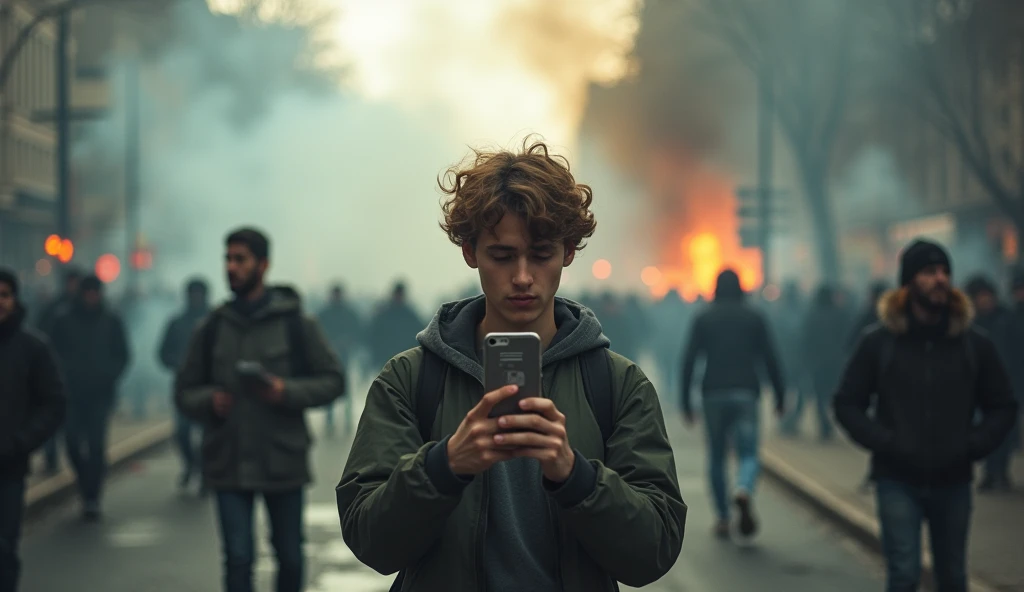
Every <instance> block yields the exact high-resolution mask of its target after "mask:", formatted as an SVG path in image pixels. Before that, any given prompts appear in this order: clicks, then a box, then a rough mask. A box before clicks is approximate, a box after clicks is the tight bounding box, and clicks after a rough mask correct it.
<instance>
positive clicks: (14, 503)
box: [0, 479, 25, 592]
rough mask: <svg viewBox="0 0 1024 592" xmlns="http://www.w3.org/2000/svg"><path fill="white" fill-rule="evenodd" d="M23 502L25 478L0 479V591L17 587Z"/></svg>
mask: <svg viewBox="0 0 1024 592" xmlns="http://www.w3.org/2000/svg"><path fill="white" fill-rule="evenodd" d="M24 504H25V480H24V479H0V592H15V590H17V589H18V575H19V574H20V573H21V562H20V561H19V560H18V541H19V539H21V518H22V514H23V511H24Z"/></svg>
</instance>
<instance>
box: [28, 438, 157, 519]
mask: <svg viewBox="0 0 1024 592" xmlns="http://www.w3.org/2000/svg"><path fill="white" fill-rule="evenodd" d="M172 431H173V422H172V421H171V420H167V421H163V422H160V423H158V424H156V425H154V426H151V427H148V428H146V429H144V430H142V431H140V432H138V433H136V434H132V435H131V436H129V437H127V438H125V439H124V440H121V441H119V442H117V443H115V444H113V445H111V446H110V448H109V449H108V450H107V462H108V464H107V470H114V469H117V468H119V467H121V466H123V465H125V464H127V463H128V462H130V461H132V460H134V459H136V458H138V457H139V456H141V455H143V454H145V453H147V452H149V451H151V450H153V449H155V448H157V447H159V446H160V445H162V444H164V443H166V442H167V441H168V440H170V437H171V433H172ZM74 489H75V475H74V473H73V472H72V471H71V470H69V469H65V470H62V471H61V472H60V473H58V474H56V475H54V476H53V477H50V478H48V479H45V480H43V481H40V482H39V483H37V484H35V485H33V486H31V487H29V488H28V489H27V490H26V491H25V511H26V512H32V513H34V512H36V511H38V510H39V509H40V507H43V506H47V505H49V504H51V503H53V502H55V501H58V500H60V499H63V498H65V497H66V496H67V494H69V493H71V492H73V491H74Z"/></svg>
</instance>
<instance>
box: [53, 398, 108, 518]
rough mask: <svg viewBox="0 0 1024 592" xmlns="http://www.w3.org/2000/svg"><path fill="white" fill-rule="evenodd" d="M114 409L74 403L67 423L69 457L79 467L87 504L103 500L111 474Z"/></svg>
mask: <svg viewBox="0 0 1024 592" xmlns="http://www.w3.org/2000/svg"><path fill="white" fill-rule="evenodd" d="M109 424H110V410H109V408H107V407H106V406H105V405H97V406H91V407H90V406H84V405H83V406H82V408H76V407H71V408H69V409H68V417H67V422H66V424H65V427H64V439H65V442H66V443H67V448H68V450H67V452H68V460H70V461H71V467H72V468H73V469H74V470H75V477H76V479H77V482H78V492H79V494H80V495H81V496H82V501H84V502H85V503H87V504H90V503H99V501H100V494H101V493H102V489H103V479H104V478H105V477H106V474H107V428H108V427H109Z"/></svg>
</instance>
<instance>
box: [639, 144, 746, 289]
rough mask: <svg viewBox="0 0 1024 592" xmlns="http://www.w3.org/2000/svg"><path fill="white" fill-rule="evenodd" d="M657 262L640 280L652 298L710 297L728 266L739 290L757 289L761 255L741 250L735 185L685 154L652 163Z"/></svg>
mask: <svg viewBox="0 0 1024 592" xmlns="http://www.w3.org/2000/svg"><path fill="white" fill-rule="evenodd" d="M651 173H652V179H653V185H652V188H653V190H654V194H655V199H656V204H657V207H658V208H659V211H658V212H657V213H656V214H657V215H656V218H657V222H656V224H657V226H656V228H655V229H654V231H655V232H656V233H657V234H656V236H657V237H658V239H657V240H658V243H657V244H659V245H661V248H660V249H659V251H660V252H659V259H660V262H659V264H658V265H657V266H656V267H650V268H647V269H645V270H644V272H643V274H642V276H641V279H642V280H643V282H644V284H645V285H647V286H648V287H649V288H650V290H651V294H652V295H654V296H655V297H657V298H661V297H663V296H664V295H665V294H666V293H668V291H669V290H671V289H673V288H674V289H676V290H678V291H679V293H680V295H681V296H682V297H683V298H684V299H686V300H688V301H691V302H692V301H693V300H696V298H697V296H704V297H705V298H711V297H713V295H714V292H715V281H716V279H717V278H718V274H719V273H720V272H721V271H722V270H724V269H726V268H731V269H733V270H734V271H736V273H737V274H739V276H740V283H741V285H742V286H743V289H744V290H753V289H755V288H757V287H758V286H760V285H761V283H762V278H761V252H760V251H759V250H757V249H744V248H742V247H741V246H740V238H739V219H738V218H737V217H736V198H735V184H734V183H733V182H732V181H731V180H730V179H729V178H728V177H726V176H725V175H724V174H723V173H721V172H720V171H717V170H715V169H714V168H712V167H711V166H709V165H707V164H705V163H702V162H699V161H697V160H695V159H693V158H691V157H690V156H688V155H687V154H685V153H682V154H681V153H679V152H678V151H675V152H663V153H661V154H660V156H659V157H657V158H655V159H654V160H653V162H652V169H651Z"/></svg>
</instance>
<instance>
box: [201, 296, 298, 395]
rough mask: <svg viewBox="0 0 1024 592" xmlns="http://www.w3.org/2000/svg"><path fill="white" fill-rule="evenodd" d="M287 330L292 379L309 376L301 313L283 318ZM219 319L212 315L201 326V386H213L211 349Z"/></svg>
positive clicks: (296, 312)
mask: <svg viewBox="0 0 1024 592" xmlns="http://www.w3.org/2000/svg"><path fill="white" fill-rule="evenodd" d="M284 321H285V324H286V326H287V330H288V357H289V366H290V367H291V371H292V377H293V378H294V377H299V376H309V374H310V368H309V358H308V356H307V355H306V335H305V331H306V329H305V327H303V326H302V313H301V312H299V311H297V310H296V311H294V312H292V313H289V314H288V315H287V316H285V318H284ZM219 327H220V317H219V316H217V315H216V314H214V315H212V316H211V317H210V319H209V321H208V322H207V323H206V324H205V325H203V329H202V331H203V336H202V339H203V376H205V380H204V382H203V384H213V348H214V346H215V345H216V344H217V330H218V328H219Z"/></svg>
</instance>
